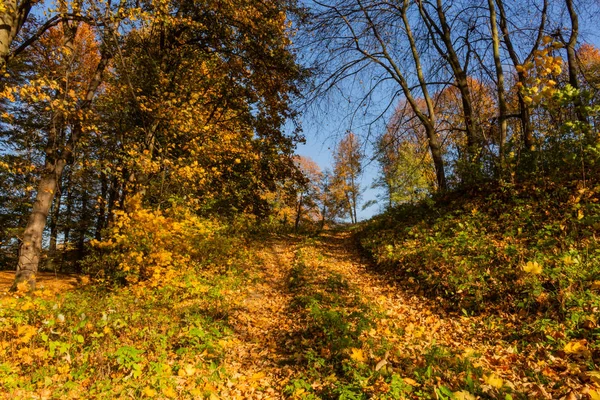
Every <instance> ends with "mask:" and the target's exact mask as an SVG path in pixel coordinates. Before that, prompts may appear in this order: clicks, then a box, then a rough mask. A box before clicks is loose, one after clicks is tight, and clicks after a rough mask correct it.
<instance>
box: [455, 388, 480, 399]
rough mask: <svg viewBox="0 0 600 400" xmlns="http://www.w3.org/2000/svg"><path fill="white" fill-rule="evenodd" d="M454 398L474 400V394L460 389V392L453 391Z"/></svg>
mask: <svg viewBox="0 0 600 400" xmlns="http://www.w3.org/2000/svg"><path fill="white" fill-rule="evenodd" d="M454 398H455V399H456V400H475V396H473V395H472V394H471V393H469V392H467V391H466V390H461V391H460V392H454Z"/></svg>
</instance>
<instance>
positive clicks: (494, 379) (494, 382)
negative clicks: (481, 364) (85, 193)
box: [483, 374, 504, 389]
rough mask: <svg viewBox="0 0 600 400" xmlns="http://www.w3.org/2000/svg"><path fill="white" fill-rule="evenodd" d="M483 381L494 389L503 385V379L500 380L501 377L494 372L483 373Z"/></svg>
mask: <svg viewBox="0 0 600 400" xmlns="http://www.w3.org/2000/svg"><path fill="white" fill-rule="evenodd" d="M483 381H484V382H485V383H486V384H488V385H490V386H491V387H494V388H496V389H500V388H502V386H504V381H503V380H502V378H500V377H498V376H496V375H494V374H489V375H485V376H484V377H483Z"/></svg>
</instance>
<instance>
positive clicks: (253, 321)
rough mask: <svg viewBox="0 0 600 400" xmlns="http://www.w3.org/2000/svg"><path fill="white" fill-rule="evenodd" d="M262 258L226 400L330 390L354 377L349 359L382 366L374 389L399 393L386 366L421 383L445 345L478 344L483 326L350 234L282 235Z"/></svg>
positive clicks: (239, 317) (248, 294)
mask: <svg viewBox="0 0 600 400" xmlns="http://www.w3.org/2000/svg"><path fill="white" fill-rule="evenodd" d="M258 256H259V258H260V263H259V264H260V269H259V270H258V271H255V272H256V274H255V275H256V276H257V277H258V278H257V279H256V280H255V281H253V282H249V283H248V285H247V286H246V287H245V289H244V290H242V291H241V292H240V293H235V294H234V295H233V297H232V300H233V301H235V302H236V303H235V306H234V307H233V309H234V312H233V314H232V315H231V317H230V321H231V323H232V324H233V325H234V331H235V336H234V337H233V338H232V339H231V341H230V343H229V346H230V347H229V348H230V350H229V351H228V355H227V357H226V360H225V362H224V364H225V365H226V369H228V370H230V371H232V376H233V379H232V380H231V381H230V382H229V383H228V385H229V389H228V390H226V391H225V392H222V395H223V397H226V398H257V399H260V398H286V397H294V396H296V397H298V398H305V397H306V396H308V395H309V392H310V391H311V390H312V391H314V392H319V393H325V392H327V390H329V389H328V387H329V386H335V385H334V384H335V383H336V382H340V381H343V380H344V379H346V380H347V377H346V376H340V377H338V376H337V375H339V374H340V372H339V369H340V368H343V366H344V365H346V364H347V361H348V360H350V362H355V363H356V364H358V365H357V369H359V370H360V369H361V368H365V366H366V368H367V369H368V370H371V371H373V370H375V369H376V370H377V371H376V372H377V374H378V377H375V378H373V377H372V378H373V379H371V380H370V381H369V382H368V383H369V386H370V387H366V388H365V392H366V393H369V395H370V396H373V395H375V397H378V396H377V393H379V394H383V393H386V391H389V390H390V387H389V385H388V384H387V383H385V375H384V374H382V373H381V370H382V369H385V368H387V370H388V372H389V373H396V374H399V375H398V376H402V377H403V378H405V379H404V381H405V383H406V384H407V385H409V386H410V384H413V385H414V387H413V389H418V386H419V384H418V383H417V382H416V381H415V380H414V379H413V378H414V374H413V373H414V369H415V367H418V366H425V364H426V360H425V359H424V356H425V355H426V354H427V352H428V351H429V350H431V348H432V347H435V346H436V343H440V342H442V343H444V344H445V346H447V347H449V348H450V349H451V350H452V351H454V352H456V353H458V354H462V353H473V352H474V351H475V349H474V347H475V346H476V345H475V344H473V342H475V341H477V338H476V337H475V333H474V330H472V329H469V330H468V331H465V329H463V321H462V320H461V318H460V317H453V318H451V317H448V316H447V315H445V313H443V311H440V310H437V309H436V308H435V305H434V304H431V303H430V302H428V301H426V300H424V299H422V298H419V297H416V296H412V295H409V294H407V293H406V292H404V291H403V290H401V289H399V288H398V287H396V286H395V285H393V284H390V283H389V281H388V280H387V279H386V278H385V277H381V276H378V275H376V274H374V273H373V272H372V271H370V270H369V268H368V265H367V264H366V263H365V262H363V260H361V256H360V255H359V253H358V251H357V250H356V248H355V246H354V245H353V242H352V239H351V237H350V234H349V233H346V232H338V233H326V234H323V235H321V236H320V237H318V238H316V239H308V240H307V239H305V238H294V237H285V238H280V239H277V240H272V241H270V242H268V243H267V244H265V245H264V247H263V248H262V249H261V250H260V251H259V252H258ZM327 313H330V314H331V315H329V314H327ZM336 313H337V314H336ZM362 314H364V315H362ZM328 318H329V319H331V320H329V319H328ZM336 319H338V320H336ZM344 319H345V320H344ZM344 324H347V325H348V326H350V328H349V327H346V326H344ZM361 324H363V325H365V326H364V327H362V328H360V329H359V328H357V327H359V325H361ZM353 329H354V330H353ZM478 334H479V335H485V334H486V332H484V331H479V332H478ZM363 342H373V343H374V344H373V345H371V346H370V347H369V346H361V343H363ZM321 364H325V365H321ZM326 364H331V365H326ZM408 374H410V375H408ZM342 375H344V374H343V373H342ZM450 378H451V377H450ZM328 380H329V381H328ZM388 380H389V379H388ZM305 384H308V385H309V386H310V388H308V387H305V386H306V385H305ZM303 387H304V388H303ZM405 389H406V390H411V389H410V388H409V387H405ZM332 396H334V395H332ZM384 397H385V396H384ZM392 398H394V397H392Z"/></svg>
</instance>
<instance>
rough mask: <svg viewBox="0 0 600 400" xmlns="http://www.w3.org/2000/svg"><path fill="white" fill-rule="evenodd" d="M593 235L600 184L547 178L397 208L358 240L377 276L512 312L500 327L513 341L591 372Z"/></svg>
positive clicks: (456, 303)
mask: <svg viewBox="0 0 600 400" xmlns="http://www.w3.org/2000/svg"><path fill="white" fill-rule="evenodd" d="M598 234H600V185H594V184H591V183H590V182H589V181H588V182H582V181H570V182H566V183H562V184H559V183H552V182H547V181H545V182H537V183H529V184H525V185H520V186H515V185H506V184H505V185H503V186H500V187H492V186H490V187H487V186H481V187H479V188H477V189H472V190H470V191H467V192H463V193H451V194H447V195H446V196H445V197H443V198H439V199H437V201H435V202H425V203H422V204H420V205H415V206H413V205H405V206H401V207H398V208H396V209H393V210H391V211H389V212H387V213H386V214H383V215H381V216H378V217H376V218H374V219H373V220H372V221H370V222H368V223H366V224H365V225H363V226H362V227H361V228H360V229H359V231H358V233H357V238H358V240H359V242H360V245H361V246H362V248H363V249H364V250H365V251H366V252H367V254H368V255H369V256H370V257H372V259H373V260H374V262H375V264H376V265H377V266H376V269H377V271H378V272H380V273H382V274H384V275H386V276H388V277H391V278H392V279H394V280H395V281H396V282H397V283H398V284H400V285H402V286H404V287H405V288H407V289H409V290H411V291H413V292H415V293H418V294H420V295H423V296H426V297H429V298H431V299H432V300H435V301H436V302H438V303H439V304H440V305H441V306H442V307H443V308H445V309H446V310H447V311H448V312H451V313H455V314H463V315H465V316H471V315H491V316H493V315H497V316H500V317H505V316H507V315H512V316H515V317H516V320H517V321H518V323H517V324H505V325H504V326H500V327H499V328H498V329H500V330H503V333H504V338H505V339H507V340H517V341H519V340H520V341H521V342H517V347H518V346H520V345H527V344H530V343H539V344H543V345H547V346H548V347H549V348H550V349H553V350H554V351H556V354H558V355H559V356H563V355H566V357H568V358H571V359H572V360H576V361H578V362H581V361H582V360H584V361H585V363H586V364H587V365H588V366H589V368H591V369H597V366H598V364H599V363H600V342H599V341H598V339H599V337H600V327H599V325H598V320H597V318H598V317H597V316H598V312H599V310H600V245H599V243H598V240H597V238H598ZM501 325H502V324H501ZM586 369H587V367H586Z"/></svg>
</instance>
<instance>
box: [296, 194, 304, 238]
mask: <svg viewBox="0 0 600 400" xmlns="http://www.w3.org/2000/svg"><path fill="white" fill-rule="evenodd" d="M303 198H304V196H303V195H302V194H301V195H300V199H298V205H297V206H296V219H295V221H294V231H295V232H298V227H299V226H300V218H301V217H302V203H303Z"/></svg>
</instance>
